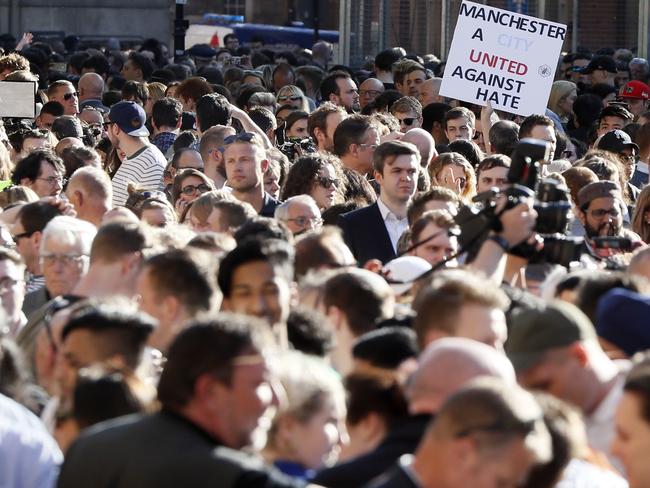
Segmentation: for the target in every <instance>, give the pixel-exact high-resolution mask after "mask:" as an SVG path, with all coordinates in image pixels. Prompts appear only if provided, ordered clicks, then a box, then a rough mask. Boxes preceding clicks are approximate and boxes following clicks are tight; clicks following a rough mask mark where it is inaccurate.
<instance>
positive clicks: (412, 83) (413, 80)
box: [404, 70, 427, 98]
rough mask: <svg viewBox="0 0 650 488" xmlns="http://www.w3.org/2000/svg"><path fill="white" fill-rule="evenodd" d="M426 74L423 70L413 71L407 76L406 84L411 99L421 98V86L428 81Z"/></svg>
mask: <svg viewBox="0 0 650 488" xmlns="http://www.w3.org/2000/svg"><path fill="white" fill-rule="evenodd" d="M426 79H427V77H426V74H425V72H424V71H422V70H415V71H411V72H410V73H409V74H407V75H406V77H405V79H404V83H405V84H406V89H407V90H408V94H409V96H411V97H415V98H419V96H420V85H422V83H424V80H426Z"/></svg>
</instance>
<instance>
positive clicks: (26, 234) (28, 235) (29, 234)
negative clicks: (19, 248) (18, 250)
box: [11, 231, 36, 243]
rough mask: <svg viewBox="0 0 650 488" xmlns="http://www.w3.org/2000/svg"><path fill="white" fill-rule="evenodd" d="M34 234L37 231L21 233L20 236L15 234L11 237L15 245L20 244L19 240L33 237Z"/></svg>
mask: <svg viewBox="0 0 650 488" xmlns="http://www.w3.org/2000/svg"><path fill="white" fill-rule="evenodd" d="M34 232H36V231H32V232H21V233H20V234H15V235H13V236H11V238H12V239H13V240H14V242H15V243H18V239H22V238H23V237H24V238H25V239H26V238H28V237H32V235H33V234H34Z"/></svg>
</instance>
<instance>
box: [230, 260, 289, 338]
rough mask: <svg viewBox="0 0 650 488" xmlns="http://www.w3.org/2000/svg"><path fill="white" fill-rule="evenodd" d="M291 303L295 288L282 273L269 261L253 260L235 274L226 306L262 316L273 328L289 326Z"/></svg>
mask: <svg viewBox="0 0 650 488" xmlns="http://www.w3.org/2000/svg"><path fill="white" fill-rule="evenodd" d="M290 301H291V286H290V283H289V282H288V280H287V278H286V277H285V276H284V275H282V273H281V271H280V270H279V269H277V268H275V267H274V266H273V265H272V264H271V263H269V262H267V261H252V262H249V263H245V264H242V265H240V266H238V267H237V269H236V270H235V271H234V273H233V275H232V283H231V292H230V296H229V297H227V298H225V299H224V307H225V308H226V309H227V310H229V311H232V312H236V313H243V314H245V315H251V316H254V317H259V318H261V319H263V320H265V321H266V322H267V323H268V324H269V325H271V326H273V325H275V324H284V323H286V320H287V317H288V316H289V307H290Z"/></svg>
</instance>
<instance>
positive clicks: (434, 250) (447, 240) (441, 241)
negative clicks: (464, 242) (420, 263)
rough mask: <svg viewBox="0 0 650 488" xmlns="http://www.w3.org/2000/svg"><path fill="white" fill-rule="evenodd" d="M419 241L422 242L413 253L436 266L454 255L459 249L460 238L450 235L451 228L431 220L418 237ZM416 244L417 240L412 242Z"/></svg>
mask: <svg viewBox="0 0 650 488" xmlns="http://www.w3.org/2000/svg"><path fill="white" fill-rule="evenodd" d="M417 242H418V243H419V242H421V243H422V244H421V245H419V246H417V247H416V248H415V249H414V251H413V253H412V254H413V255H414V256H417V257H419V258H422V259H424V260H425V261H426V262H428V263H429V264H430V265H431V266H435V265H436V264H438V263H439V262H440V261H442V260H444V259H447V258H448V257H450V256H453V255H454V254H455V253H456V251H457V250H458V239H457V237H456V236H454V235H450V233H449V229H446V228H443V227H440V226H438V225H436V223H435V222H429V223H428V224H427V225H426V226H425V227H424V229H422V232H420V234H419V235H418V237H417ZM412 244H413V245H414V246H415V245H416V244H417V243H416V242H413V243H412Z"/></svg>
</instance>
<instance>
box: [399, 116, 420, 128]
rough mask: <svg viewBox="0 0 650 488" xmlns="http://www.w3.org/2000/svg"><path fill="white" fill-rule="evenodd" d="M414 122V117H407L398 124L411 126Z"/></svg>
mask: <svg viewBox="0 0 650 488" xmlns="http://www.w3.org/2000/svg"><path fill="white" fill-rule="evenodd" d="M415 120H416V118H415V117H408V118H406V119H399V122H400V124H404V125H408V126H411V125H413V122H415Z"/></svg>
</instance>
